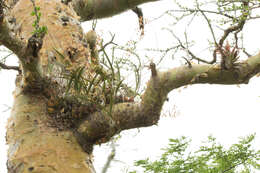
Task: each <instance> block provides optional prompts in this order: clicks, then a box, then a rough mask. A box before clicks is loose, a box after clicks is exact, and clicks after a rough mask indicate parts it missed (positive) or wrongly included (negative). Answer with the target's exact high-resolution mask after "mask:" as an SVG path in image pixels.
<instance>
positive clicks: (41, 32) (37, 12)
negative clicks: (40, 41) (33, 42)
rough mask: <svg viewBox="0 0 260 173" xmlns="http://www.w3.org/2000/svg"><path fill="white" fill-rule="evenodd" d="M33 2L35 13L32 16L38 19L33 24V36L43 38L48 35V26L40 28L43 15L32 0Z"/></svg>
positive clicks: (32, 0)
mask: <svg viewBox="0 0 260 173" xmlns="http://www.w3.org/2000/svg"><path fill="white" fill-rule="evenodd" d="M31 2H32V4H33V11H32V13H31V15H32V16H35V17H36V19H35V20H34V22H33V24H32V26H33V28H34V31H33V32H32V34H34V35H36V36H37V37H41V36H42V35H45V34H46V33H47V26H39V23H40V19H41V15H42V13H41V12H40V7H38V6H36V5H35V2H34V0H31Z"/></svg>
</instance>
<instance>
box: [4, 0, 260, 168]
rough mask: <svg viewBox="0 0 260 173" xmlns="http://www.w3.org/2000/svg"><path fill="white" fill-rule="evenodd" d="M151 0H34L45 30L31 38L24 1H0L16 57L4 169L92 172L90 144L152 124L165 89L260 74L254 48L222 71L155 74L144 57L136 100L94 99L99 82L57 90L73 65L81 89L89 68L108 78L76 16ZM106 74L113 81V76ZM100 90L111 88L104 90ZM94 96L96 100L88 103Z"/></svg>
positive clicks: (91, 74)
mask: <svg viewBox="0 0 260 173" xmlns="http://www.w3.org/2000/svg"><path fill="white" fill-rule="evenodd" d="M152 1H155V0H126V1H124V2H123V1H121V0H100V1H90V0H67V1H66V0H62V1H60V0H37V1H36V2H35V5H36V6H37V7H40V12H41V17H40V22H39V25H40V26H46V27H47V28H48V33H47V34H45V35H40V36H37V34H32V32H33V31H35V27H33V26H32V25H33V23H35V20H36V17H35V15H34V16H33V15H31V13H32V12H33V11H34V8H33V3H32V2H31V1H29V0H18V1H16V0H6V1H5V2H7V5H9V8H7V7H6V6H5V5H4V3H3V1H2V0H0V44H2V45H4V46H6V47H7V48H9V49H10V50H12V51H13V52H14V53H15V54H16V55H17V57H18V58H19V60H20V69H21V70H20V71H22V73H21V74H19V75H18V77H17V81H16V86H17V88H16V91H15V92H14V97H15V99H14V100H15V101H14V106H13V110H12V115H11V117H10V118H9V121H8V125H7V143H8V145H9V151H8V161H7V167H8V170H9V173H29V172H32V173H33V172H35V173H36V172H37V173H38V172H41V173H74V172H75V173H81V172H82V173H93V172H95V171H94V169H93V165H92V156H91V155H92V147H93V145H94V144H100V143H104V142H107V141H108V140H109V139H110V138H111V137H112V136H113V135H115V134H117V133H119V132H121V131H123V130H127V129H131V128H138V127H146V126H151V125H154V124H156V123H157V122H158V120H159V117H160V112H161V109H162V105H163V103H164V101H165V100H166V99H167V94H168V93H169V92H170V91H171V90H173V89H176V88H178V87H181V86H184V85H191V84H197V83H210V84H228V85H231V84H241V83H248V82H249V80H250V78H251V77H253V76H255V75H256V74H257V73H259V72H260V54H258V55H256V56H253V57H250V58H248V59H247V60H245V61H243V62H237V63H236V65H235V66H234V68H230V69H222V68H221V66H220V65H219V64H214V65H200V64H198V65H192V64H190V65H189V66H182V67H179V68H174V69H170V70H168V71H166V72H157V70H156V67H155V64H153V63H151V64H150V69H151V74H152V75H151V79H150V81H149V82H148V83H147V87H146V90H145V92H144V94H143V95H142V101H141V102H138V103H135V102H133V101H125V100H124V99H123V101H121V102H119V103H116V104H114V105H112V104H109V103H107V102H106V100H102V98H103V97H106V96H107V95H105V94H107V92H106V91H107V90H106V89H107V88H105V87H106V86H107V85H103V86H102V85H99V83H98V84H97V85H95V88H94V89H93V90H91V92H89V90H88V92H85V93H84V92H83V91H80V93H79V94H77V93H76V92H75V90H70V91H69V92H68V93H67V94H66V95H65V94H64V92H65V90H66V88H65V87H66V85H67V82H68V81H69V76H70V75H73V74H74V75H75V73H74V72H75V71H76V72H79V71H80V73H81V74H82V75H80V77H82V76H83V78H84V79H85V81H84V82H86V81H91V83H88V85H86V86H87V87H86V88H91V87H92V84H93V83H94V82H93V81H94V79H96V78H95V76H97V74H102V75H100V76H99V77H100V78H99V79H100V80H99V81H102V80H105V78H104V76H105V75H106V76H105V77H107V76H111V75H107V74H106V71H103V70H102V68H101V66H100V65H99V63H98V53H97V50H96V46H95V43H96V42H95V40H96V36H95V33H94V32H93V31H91V32H89V33H88V34H87V35H85V34H83V32H82V28H81V26H80V22H79V21H80V20H81V21H85V20H89V19H93V18H98V17H106V16H110V15H114V14H117V13H120V12H122V11H124V10H128V9H131V8H133V7H134V6H136V5H138V4H142V3H146V2H152ZM107 4H109V6H108V7H109V8H106V7H107V6H106V5H107ZM78 15H80V17H81V18H80V17H79V16H78ZM83 67H84V68H83ZM78 69H79V70H78ZM82 69H83V70H82ZM65 76H67V77H68V78H66V77H65ZM93 78H94V79H93ZM111 79H112V80H113V81H114V80H115V79H114V76H112V78H111ZM104 86H105V87H104ZM86 88H85V90H84V91H86ZM100 88H101V89H103V90H102V91H105V92H104V93H101V94H103V95H101V94H100V93H99V92H98V91H100ZM104 88H105V89H104ZM108 91H109V92H111V93H114V92H113V91H112V89H111V88H108ZM81 92H82V93H83V94H82V93H81ZM84 94H85V95H84ZM108 94H109V93H108ZM110 96H112V95H110ZM81 97H84V98H87V99H85V100H80V99H79V98H81ZM101 97H102V98H101ZM115 97H116V96H115ZM96 98H97V99H96ZM95 99H96V100H97V101H95ZM110 99H111V97H110ZM89 100H94V101H93V102H89ZM111 100H112V99H111ZM100 101H101V102H102V103H103V105H102V106H100V105H99V107H98V106H96V105H95V103H97V102H100ZM111 105H112V106H113V107H112V108H111Z"/></svg>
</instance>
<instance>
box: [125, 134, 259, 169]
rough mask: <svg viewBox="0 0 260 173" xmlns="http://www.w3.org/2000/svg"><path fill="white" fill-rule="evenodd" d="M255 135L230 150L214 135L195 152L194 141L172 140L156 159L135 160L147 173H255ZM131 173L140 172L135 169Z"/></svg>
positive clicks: (232, 146) (257, 160)
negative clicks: (191, 146) (253, 145)
mask: <svg viewBox="0 0 260 173" xmlns="http://www.w3.org/2000/svg"><path fill="white" fill-rule="evenodd" d="M254 139H255V135H249V136H247V137H245V138H241V140H240V141H239V142H238V143H237V144H233V145H231V146H230V147H229V148H228V149H226V148H225V147H223V145H221V144H218V143H217V142H216V139H215V138H214V137H212V136H209V137H208V141H207V142H205V143H204V144H203V145H202V146H200V148H199V149H198V150H197V151H195V152H193V153H191V152H190V151H191V150H190V148H189V145H190V142H191V140H189V139H187V138H186V137H181V138H178V139H170V143H169V145H168V147H167V148H165V149H164V150H165V152H164V153H163V154H162V155H161V157H160V158H159V159H158V160H156V161H151V160H149V159H148V158H147V159H145V160H139V161H136V162H135V165H136V166H138V167H142V168H143V169H144V171H143V172H145V173H253V172H254V171H256V170H258V171H259V170H260V150H257V151H256V150H255V149H253V147H252V142H253V140H254ZM130 173H137V171H132V172H130Z"/></svg>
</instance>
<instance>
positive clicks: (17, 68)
mask: <svg viewBox="0 0 260 173" xmlns="http://www.w3.org/2000/svg"><path fill="white" fill-rule="evenodd" d="M0 67H1V68H2V69H5V70H16V71H18V72H19V73H21V70H20V69H19V67H17V66H7V65H5V64H4V63H1V62H0Z"/></svg>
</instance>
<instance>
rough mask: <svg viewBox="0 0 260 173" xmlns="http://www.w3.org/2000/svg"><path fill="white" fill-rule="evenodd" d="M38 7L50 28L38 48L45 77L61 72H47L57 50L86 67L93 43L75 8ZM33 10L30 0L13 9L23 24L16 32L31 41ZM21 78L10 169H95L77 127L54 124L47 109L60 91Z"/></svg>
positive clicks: (79, 172)
mask: <svg viewBox="0 0 260 173" xmlns="http://www.w3.org/2000/svg"><path fill="white" fill-rule="evenodd" d="M36 6H39V7H40V12H41V13H42V16H41V19H40V25H45V26H47V28H48V33H47V34H46V35H45V37H44V39H43V45H42V48H41V50H40V52H39V53H38V55H39V56H38V57H39V60H38V62H37V69H38V70H39V72H40V76H54V77H53V79H55V76H56V77H57V75H54V74H55V73H59V69H58V68H59V67H57V70H56V71H55V70H53V71H52V72H49V71H48V66H49V65H50V64H48V63H49V61H54V60H55V59H58V58H60V57H58V56H57V54H55V51H54V49H56V50H59V51H60V52H61V53H62V54H64V55H66V58H67V59H65V60H64V61H69V62H70V63H71V64H72V67H71V68H74V67H77V66H78V65H79V64H81V65H85V66H86V67H87V66H88V65H89V63H88V62H89V48H88V47H87V46H86V44H87V43H86V41H85V38H84V35H83V32H82V29H81V26H80V22H79V21H78V19H79V17H78V16H77V15H76V13H75V12H74V11H73V9H71V8H70V7H69V6H67V5H64V4H63V3H61V1H52V0H51V1H48V0H42V1H36ZM32 11H33V6H32V3H31V1H29V0H20V1H18V2H17V3H16V4H15V6H14V7H13V9H12V10H11V15H10V16H11V17H10V21H13V22H15V25H16V27H19V28H17V31H15V34H16V35H17V36H18V37H20V38H21V40H28V39H29V37H30V36H31V35H32V32H33V27H32V24H33V22H34V21H35V16H31V12H32ZM11 18H13V20H11ZM67 55H68V56H67ZM18 56H19V55H18ZM68 57H69V58H70V59H69V58H68ZM57 61H58V60H57ZM60 61H61V60H60ZM53 63H54V62H53ZM62 63H64V62H62ZM23 74H25V72H24V73H23ZM40 76H39V78H40ZM19 78H20V76H18V79H17V83H16V84H17V89H16V91H15V93H14V97H15V98H14V106H13V110H12V115H11V117H10V118H9V121H8V126H7V143H8V145H9V150H8V161H7V167H8V171H9V173H25V172H26V173H28V172H32V173H33V172H42V173H43V172H44V173H54V172H55V173H56V172H57V173H59V172H60V173H66V172H67V173H92V172H95V171H94V169H93V166H92V156H91V152H89V153H88V152H85V151H84V150H83V149H82V147H81V146H80V144H79V142H78V141H77V140H76V138H75V135H74V134H73V131H72V130H64V129H59V128H57V127H53V122H52V120H51V117H50V114H49V112H48V110H49V111H50V109H51V108H49V109H48V108H47V107H48V105H47V104H48V103H49V104H50V99H51V98H55V97H56V96H57V95H58V93H57V92H56V93H55V92H52V93H51V95H50V94H49V95H48V94H47V95H46V92H45V91H46V89H47V88H45V89H44V87H40V88H37V87H36V88H35V87H34V89H29V91H27V92H25V91H24V87H25V84H21V83H22V81H21V80H20V79H19ZM56 82H57V83H59V84H62V81H61V80H59V79H56ZM32 90H33V91H32ZM44 90H45V91H44ZM47 92H49V90H48V91H47ZM48 101H49V102H48ZM53 116H55V115H54V114H53ZM89 147H92V146H89Z"/></svg>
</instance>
